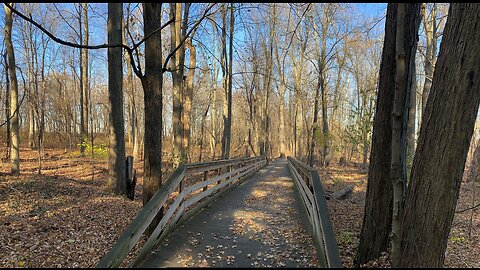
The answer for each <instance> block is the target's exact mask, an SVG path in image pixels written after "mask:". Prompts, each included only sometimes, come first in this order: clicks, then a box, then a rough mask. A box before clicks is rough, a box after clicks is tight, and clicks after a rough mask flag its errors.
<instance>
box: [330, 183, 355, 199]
mask: <svg viewBox="0 0 480 270" xmlns="http://www.w3.org/2000/svg"><path fill="white" fill-rule="evenodd" d="M353 188H354V187H353V186H347V187H345V188H343V189H340V190H337V191H335V192H333V193H331V194H329V197H330V198H332V199H334V200H345V199H346V198H348V196H349V195H350V194H352V191H353Z"/></svg>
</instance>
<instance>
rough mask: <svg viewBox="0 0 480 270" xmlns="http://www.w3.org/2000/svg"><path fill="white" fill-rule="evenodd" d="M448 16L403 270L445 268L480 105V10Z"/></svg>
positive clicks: (461, 7) (417, 164)
mask: <svg viewBox="0 0 480 270" xmlns="http://www.w3.org/2000/svg"><path fill="white" fill-rule="evenodd" d="M448 14H449V15H448V19H447V23H446V25H445V31H444V35H443V39H442V45H441V47H440V54H439V57H438V62H437V66H436V71H435V76H434V78H433V82H432V88H431V91H430V94H429V98H428V100H427V105H426V108H425V114H424V116H423V121H422V122H423V123H422V125H421V127H420V135H419V139H418V145H417V149H416V152H415V159H414V161H413V167H412V172H411V181H410V182H409V187H408V192H407V198H406V206H407V207H406V208H405V209H406V210H405V215H404V217H403V228H404V229H403V233H402V261H401V264H400V267H442V266H443V263H444V259H445V249H446V247H447V240H448V235H449V232H450V228H451V224H452V220H453V217H454V211H455V206H456V203H457V199H458V194H459V190H460V184H461V180H462V175H463V170H464V165H465V160H466V157H467V153H468V149H469V145H470V140H471V137H472V134H473V130H474V123H475V118H476V116H477V112H478V106H479V103H480V91H478V89H479V88H480V80H479V76H480V66H479V65H478V63H479V62H480V46H479V45H480V17H479V16H478V14H480V6H479V5H478V4H474V3H458V4H457V3H452V4H451V5H450V9H449V13H448ZM419 224H421V225H422V226H419Z"/></svg>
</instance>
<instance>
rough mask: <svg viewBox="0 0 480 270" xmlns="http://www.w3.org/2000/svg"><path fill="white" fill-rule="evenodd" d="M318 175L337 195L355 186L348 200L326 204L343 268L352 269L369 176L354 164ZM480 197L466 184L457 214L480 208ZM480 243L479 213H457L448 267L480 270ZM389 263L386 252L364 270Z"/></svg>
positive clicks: (479, 187)
mask: <svg viewBox="0 0 480 270" xmlns="http://www.w3.org/2000/svg"><path fill="white" fill-rule="evenodd" d="M318 172H319V174H320V177H321V179H322V183H323V185H324V189H325V190H329V191H336V190H340V189H342V188H344V187H346V186H348V185H351V186H354V190H353V192H352V194H351V195H350V196H349V197H347V198H346V199H344V200H335V201H334V200H327V205H328V209H329V213H330V217H331V219H332V223H333V227H334V230H335V234H336V238H337V242H338V247H339V250H340V257H341V260H342V264H343V266H344V267H352V266H353V259H354V257H355V253H356V252H357V246H358V243H359V241H360V232H361V229H362V220H363V212H364V207H365V194H366V189H367V172H366V171H365V170H362V169H360V168H359V166H358V165H355V164H348V165H346V166H342V165H339V164H337V163H334V164H331V165H330V166H329V167H328V168H326V169H319V170H318ZM479 194H480V183H474V182H469V183H463V184H462V186H461V189H460V195H459V200H458V203H457V209H456V210H457V211H460V210H463V209H467V208H469V207H471V206H472V205H476V204H478V201H480V198H479ZM475 195H476V196H477V198H475ZM473 199H475V201H473ZM472 202H473V203H472ZM470 224H471V225H470ZM419 225H421V224H419ZM469 232H470V234H469ZM479 240H480V209H476V211H474V212H473V215H472V211H471V210H469V211H465V212H463V213H456V214H455V217H454V220H453V224H452V229H451V232H450V236H449V239H448V244H447V251H446V254H445V267H453V268H464V267H469V268H470V267H473V268H479V267H480V246H479V245H478V243H479ZM390 263H391V260H390V256H389V254H388V253H387V252H386V253H385V254H384V255H383V256H382V257H381V258H379V259H377V260H374V261H371V262H369V263H367V264H366V265H364V266H363V267H390Z"/></svg>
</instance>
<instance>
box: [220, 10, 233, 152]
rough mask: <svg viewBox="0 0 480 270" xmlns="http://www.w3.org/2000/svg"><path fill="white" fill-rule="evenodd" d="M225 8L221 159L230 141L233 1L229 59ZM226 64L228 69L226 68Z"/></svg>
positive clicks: (225, 12)
mask: <svg viewBox="0 0 480 270" xmlns="http://www.w3.org/2000/svg"><path fill="white" fill-rule="evenodd" d="M226 17H227V8H226V4H224V5H223V7H222V22H223V27H222V44H223V45H222V46H223V56H224V61H223V63H224V64H223V67H222V69H223V70H224V73H223V76H224V77H223V80H224V84H223V85H224V89H225V100H224V105H223V137H222V159H228V158H230V142H231V140H232V60H233V25H234V16H233V3H231V4H230V43H229V57H228V58H229V60H227V39H226V26H227V21H226ZM227 66H228V70H227Z"/></svg>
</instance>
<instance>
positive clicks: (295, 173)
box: [291, 166, 314, 206]
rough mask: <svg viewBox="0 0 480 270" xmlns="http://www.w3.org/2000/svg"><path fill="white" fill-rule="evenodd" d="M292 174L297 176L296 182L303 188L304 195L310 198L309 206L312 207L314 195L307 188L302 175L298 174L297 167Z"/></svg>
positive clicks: (293, 168) (293, 167)
mask: <svg viewBox="0 0 480 270" xmlns="http://www.w3.org/2000/svg"><path fill="white" fill-rule="evenodd" d="M291 169H292V172H293V174H294V175H295V178H296V180H297V181H298V182H299V185H300V188H301V192H302V193H303V194H305V195H306V196H307V198H308V201H307V202H308V203H307V204H308V205H310V206H311V205H312V204H313V200H314V199H313V198H314V197H313V193H312V192H311V191H310V189H309V188H308V187H307V185H306V183H305V181H304V180H303V178H302V177H301V175H300V173H298V171H297V169H296V168H295V166H292V168H291Z"/></svg>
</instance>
